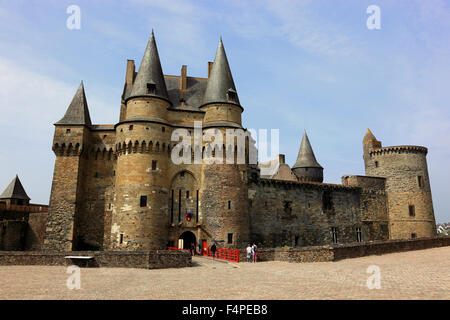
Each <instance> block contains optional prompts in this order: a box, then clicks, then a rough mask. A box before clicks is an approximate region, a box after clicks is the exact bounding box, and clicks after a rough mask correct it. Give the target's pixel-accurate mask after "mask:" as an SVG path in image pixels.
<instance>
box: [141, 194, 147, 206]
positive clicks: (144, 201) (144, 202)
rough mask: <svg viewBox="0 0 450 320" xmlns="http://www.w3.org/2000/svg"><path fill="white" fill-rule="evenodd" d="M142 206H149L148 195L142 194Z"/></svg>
mask: <svg viewBox="0 0 450 320" xmlns="http://www.w3.org/2000/svg"><path fill="white" fill-rule="evenodd" d="M140 206H141V207H146V206H147V196H141V201H140Z"/></svg>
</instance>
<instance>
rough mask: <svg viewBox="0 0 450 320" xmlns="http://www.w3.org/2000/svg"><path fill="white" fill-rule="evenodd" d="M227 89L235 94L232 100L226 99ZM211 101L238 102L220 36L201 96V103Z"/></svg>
mask: <svg viewBox="0 0 450 320" xmlns="http://www.w3.org/2000/svg"><path fill="white" fill-rule="evenodd" d="M229 91H230V92H231V94H233V95H234V96H235V97H234V99H233V100H230V99H228V92H229ZM212 102H232V103H235V104H240V103H239V97H238V95H237V92H236V87H235V86H234V81H233V76H232V75H231V70H230V66H229V64H228V59H227V54H226V53H225V48H224V46H223V42H222V38H221V39H220V41H219V46H218V47H217V51H216V57H215V58H214V63H213V65H212V68H211V73H210V75H209V79H208V84H207V85H206V91H205V95H204V96H203V104H207V103H212Z"/></svg>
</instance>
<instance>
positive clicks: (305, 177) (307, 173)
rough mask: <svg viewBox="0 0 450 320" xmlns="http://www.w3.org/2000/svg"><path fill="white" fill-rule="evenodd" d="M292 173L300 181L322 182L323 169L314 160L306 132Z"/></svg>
mask: <svg viewBox="0 0 450 320" xmlns="http://www.w3.org/2000/svg"><path fill="white" fill-rule="evenodd" d="M292 171H293V172H294V174H295V175H296V176H297V178H298V179H299V180H300V181H314V182H323V167H322V166H321V165H320V164H319V163H318V162H317V160H316V157H315V155H314V151H313V150H312V147H311V143H310V142H309V139H308V135H307V134H306V130H305V132H304V133H303V138H302V143H301V145H300V150H299V152H298V156H297V161H296V162H295V164H294V166H293V167H292Z"/></svg>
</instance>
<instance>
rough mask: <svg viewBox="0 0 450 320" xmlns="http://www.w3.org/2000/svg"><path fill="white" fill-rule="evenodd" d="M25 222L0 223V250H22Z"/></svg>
mask: <svg viewBox="0 0 450 320" xmlns="http://www.w3.org/2000/svg"><path fill="white" fill-rule="evenodd" d="M26 228H27V223H26V221H20V220H12V221H11V220H10V221H0V250H23V248H24V246H25V241H24V239H25V233H26Z"/></svg>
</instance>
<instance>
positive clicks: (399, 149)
mask: <svg viewBox="0 0 450 320" xmlns="http://www.w3.org/2000/svg"><path fill="white" fill-rule="evenodd" d="M391 153H423V154H425V155H426V154H427V153H428V149H427V148H425V147H422V146H391V147H382V148H378V149H374V150H372V151H370V156H372V155H384V154H391Z"/></svg>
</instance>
